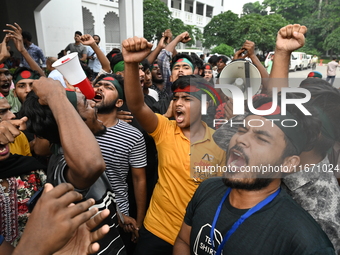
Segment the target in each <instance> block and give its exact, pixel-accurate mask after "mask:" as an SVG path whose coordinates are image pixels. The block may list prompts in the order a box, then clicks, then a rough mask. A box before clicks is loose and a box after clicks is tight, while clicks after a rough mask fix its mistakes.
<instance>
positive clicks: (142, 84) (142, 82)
mask: <svg viewBox="0 0 340 255" xmlns="http://www.w3.org/2000/svg"><path fill="white" fill-rule="evenodd" d="M140 84H141V86H142V87H143V86H144V78H143V79H140Z"/></svg>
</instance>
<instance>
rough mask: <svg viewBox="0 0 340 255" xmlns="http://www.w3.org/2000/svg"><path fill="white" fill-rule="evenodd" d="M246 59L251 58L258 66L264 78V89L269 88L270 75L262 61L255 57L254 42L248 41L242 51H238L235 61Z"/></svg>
mask: <svg viewBox="0 0 340 255" xmlns="http://www.w3.org/2000/svg"><path fill="white" fill-rule="evenodd" d="M245 51H247V52H248V53H247V54H245V55H243V53H244V52H245ZM246 57H249V58H250V59H251V61H252V63H253V64H254V65H255V66H256V68H257V69H258V70H259V72H260V74H261V78H262V85H263V87H266V86H267V82H268V78H269V74H268V73H267V70H266V68H264V66H263V65H262V64H261V62H260V60H259V59H258V58H257V56H256V55H255V43H254V42H252V41H248V40H246V41H245V43H244V44H243V46H242V49H241V50H239V51H237V52H236V53H235V54H234V58H233V59H234V60H235V59H244V58H246Z"/></svg>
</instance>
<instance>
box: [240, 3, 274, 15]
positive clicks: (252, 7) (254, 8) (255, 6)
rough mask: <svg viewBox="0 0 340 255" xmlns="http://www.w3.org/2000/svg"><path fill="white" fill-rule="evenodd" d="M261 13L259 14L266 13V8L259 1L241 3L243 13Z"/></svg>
mask: <svg viewBox="0 0 340 255" xmlns="http://www.w3.org/2000/svg"><path fill="white" fill-rule="evenodd" d="M252 13H256V14H261V15H267V14H268V13H267V11H266V8H265V7H264V6H263V5H262V4H260V2H259V1H256V2H254V3H251V2H250V3H246V4H244V5H243V15H248V14H252Z"/></svg>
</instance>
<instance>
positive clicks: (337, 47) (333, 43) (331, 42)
mask: <svg viewBox="0 0 340 255" xmlns="http://www.w3.org/2000/svg"><path fill="white" fill-rule="evenodd" d="M339 41H340V27H338V28H336V29H334V30H333V32H332V33H330V34H329V35H328V36H327V37H326V39H325V41H324V43H323V47H324V49H325V50H331V55H333V54H332V53H333V52H335V53H339V52H340V43H339Z"/></svg>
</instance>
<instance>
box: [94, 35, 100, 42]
mask: <svg viewBox="0 0 340 255" xmlns="http://www.w3.org/2000/svg"><path fill="white" fill-rule="evenodd" d="M95 36H97V37H98V38H99V41H100V36H99V35H93V36H92V37H93V38H94V37H95Z"/></svg>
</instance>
